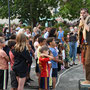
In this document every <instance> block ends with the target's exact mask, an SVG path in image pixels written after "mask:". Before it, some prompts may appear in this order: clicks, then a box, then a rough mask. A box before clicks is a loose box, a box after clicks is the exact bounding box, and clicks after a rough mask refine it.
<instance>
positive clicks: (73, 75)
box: [8, 61, 84, 90]
mask: <svg viewBox="0 0 90 90" xmlns="http://www.w3.org/2000/svg"><path fill="white" fill-rule="evenodd" d="M34 66H35V61H34V63H33V65H32V70H31V78H32V79H33V80H34V81H33V82H31V85H30V87H25V89H24V90H38V89H36V88H37V86H38V80H37V77H36V73H35V68H34ZM82 78H84V72H83V67H82V65H77V66H73V67H71V68H70V69H68V70H63V71H60V72H59V73H58V79H57V84H56V90H79V89H78V81H79V80H80V79H82ZM10 87H11V86H10V80H9V85H8V90H10Z"/></svg>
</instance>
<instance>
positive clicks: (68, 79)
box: [56, 65, 85, 90]
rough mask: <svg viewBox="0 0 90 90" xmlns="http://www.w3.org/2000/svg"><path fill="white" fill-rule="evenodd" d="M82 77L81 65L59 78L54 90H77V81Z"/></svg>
mask: <svg viewBox="0 0 90 90" xmlns="http://www.w3.org/2000/svg"><path fill="white" fill-rule="evenodd" d="M84 76H85V75H84V72H83V67H82V65H78V66H75V67H73V68H71V69H69V70H68V71H65V73H63V74H61V75H60V76H59V79H58V81H59V82H57V86H56V90H79V88H78V81H79V80H80V79H84V78H85V77H84Z"/></svg>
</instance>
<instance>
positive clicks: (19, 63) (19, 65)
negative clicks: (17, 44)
mask: <svg viewBox="0 0 90 90" xmlns="http://www.w3.org/2000/svg"><path fill="white" fill-rule="evenodd" d="M13 55H14V60H15V62H14V65H13V70H14V71H16V72H21V73H26V72H27V70H28V63H29V64H31V63H32V57H31V56H30V53H29V52H28V50H26V48H25V49H24V50H23V51H22V52H17V51H15V50H14V52H13Z"/></svg>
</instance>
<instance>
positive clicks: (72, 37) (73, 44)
mask: <svg viewBox="0 0 90 90" xmlns="http://www.w3.org/2000/svg"><path fill="white" fill-rule="evenodd" d="M70 31H71V32H70V34H69V46H70V52H69V54H70V58H71V59H72V58H73V65H76V64H75V60H76V52H77V34H76V33H75V31H74V28H73V27H70Z"/></svg>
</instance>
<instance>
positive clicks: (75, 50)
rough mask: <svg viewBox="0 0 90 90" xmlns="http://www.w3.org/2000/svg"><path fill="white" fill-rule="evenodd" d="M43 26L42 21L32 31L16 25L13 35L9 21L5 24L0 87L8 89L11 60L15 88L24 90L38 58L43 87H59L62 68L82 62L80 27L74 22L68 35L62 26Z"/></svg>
mask: <svg viewBox="0 0 90 90" xmlns="http://www.w3.org/2000/svg"><path fill="white" fill-rule="evenodd" d="M83 10H84V9H83ZM84 11H85V10H84ZM40 27H41V25H40V24H39V25H38V26H36V27H34V28H33V32H30V30H29V29H24V28H21V27H20V25H19V26H17V27H15V26H13V27H12V30H11V33H12V34H11V36H9V34H10V33H9V30H8V25H6V24H5V27H4V28H3V32H0V90H2V89H7V85H8V76H9V72H8V70H9V68H8V62H10V65H11V69H10V78H11V90H23V88H24V85H25V84H26V83H27V82H29V83H30V81H31V80H32V79H31V77H30V70H31V65H32V63H33V60H35V61H36V67H35V72H36V75H37V77H38V86H39V89H40V90H49V87H52V89H53V90H55V85H56V81H57V77H58V71H60V70H63V69H68V68H70V67H72V66H73V65H77V64H78V63H79V64H80V63H81V61H80V54H81V45H80V42H79V41H80V40H79V38H78V37H79V34H78V31H79V27H77V26H70V28H69V29H70V30H69V33H67V36H66V37H65V36H64V33H65V32H64V30H63V27H61V26H59V28H58V29H56V28H52V27H46V28H45V29H44V30H43V31H41V30H40ZM7 37H8V38H9V39H7ZM81 40H82V38H81ZM76 56H78V63H77V62H76Z"/></svg>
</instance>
